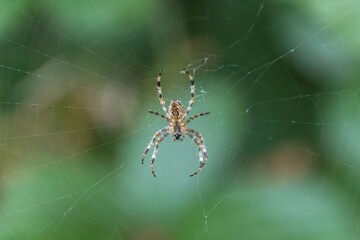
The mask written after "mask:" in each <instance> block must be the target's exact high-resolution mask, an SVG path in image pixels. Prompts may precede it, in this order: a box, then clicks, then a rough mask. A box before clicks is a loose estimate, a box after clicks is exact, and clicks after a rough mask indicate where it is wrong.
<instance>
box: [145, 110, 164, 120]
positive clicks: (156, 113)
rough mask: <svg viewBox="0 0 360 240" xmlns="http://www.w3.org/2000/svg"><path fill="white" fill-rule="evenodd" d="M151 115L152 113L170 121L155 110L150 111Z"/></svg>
mask: <svg viewBox="0 0 360 240" xmlns="http://www.w3.org/2000/svg"><path fill="white" fill-rule="evenodd" d="M149 113H152V114H154V115H156V116H160V117H161V118H163V119H165V120H166V121H168V118H167V117H166V116H165V115H163V114H161V113H159V112H154V111H153V110H149Z"/></svg>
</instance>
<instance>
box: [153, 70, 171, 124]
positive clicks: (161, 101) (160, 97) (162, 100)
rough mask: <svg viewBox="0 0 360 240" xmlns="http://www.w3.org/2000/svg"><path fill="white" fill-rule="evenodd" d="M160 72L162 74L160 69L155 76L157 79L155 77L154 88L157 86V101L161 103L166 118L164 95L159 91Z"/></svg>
mask: <svg viewBox="0 0 360 240" xmlns="http://www.w3.org/2000/svg"><path fill="white" fill-rule="evenodd" d="M161 74H162V70H160V72H159V75H158V76H157V79H156V84H157V86H156V88H157V92H158V97H159V101H160V105H161V108H162V110H163V111H164V113H165V115H166V117H167V118H168V117H169V115H168V113H167V111H166V106H165V101H164V96H163V94H162V91H161V82H160V81H161Z"/></svg>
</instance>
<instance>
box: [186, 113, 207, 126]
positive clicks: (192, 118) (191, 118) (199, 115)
mask: <svg viewBox="0 0 360 240" xmlns="http://www.w3.org/2000/svg"><path fill="white" fill-rule="evenodd" d="M208 114H210V113H209V112H202V113H199V114H196V115H194V116H192V117H190V118H189V119H188V120H187V121H186V124H188V123H189V122H191V121H192V120H194V119H195V118H198V117H202V116H205V115H208Z"/></svg>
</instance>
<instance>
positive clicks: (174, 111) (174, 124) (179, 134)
mask: <svg viewBox="0 0 360 240" xmlns="http://www.w3.org/2000/svg"><path fill="white" fill-rule="evenodd" d="M183 72H185V73H186V74H187V75H188V78H189V80H190V94H191V98H190V101H189V104H188V106H187V108H186V110H185V109H184V107H183V106H182V104H181V102H180V101H179V100H171V102H170V104H169V107H168V110H167V109H166V105H165V100H164V97H163V94H162V90H161V75H162V71H160V72H159V74H158V76H157V79H156V84H157V86H156V88H157V93H158V98H159V101H160V105H161V108H162V110H163V111H164V113H165V114H161V113H159V112H155V111H152V110H149V113H151V114H154V115H156V116H159V117H161V118H162V119H164V120H165V121H166V122H167V127H165V128H162V129H160V130H159V131H157V132H156V133H155V134H154V136H153V138H152V139H151V141H150V143H149V144H148V146H147V147H146V149H145V151H144V153H143V155H142V158H141V163H144V159H145V157H146V154H147V153H148V152H149V150H150V149H151V147H152V146H153V145H154V144H155V147H154V151H153V154H152V156H151V162H150V167H151V172H152V174H153V176H154V177H156V175H155V170H154V162H155V159H156V155H157V153H158V150H159V144H160V143H161V141H163V140H164V139H165V138H166V137H167V136H168V135H170V134H171V135H172V136H173V140H174V141H176V140H181V141H182V140H183V139H184V137H185V135H187V136H189V137H190V138H191V139H192V140H193V141H194V142H195V144H196V145H197V146H198V150H199V162H200V166H199V168H198V169H197V170H196V172H194V173H193V174H191V175H190V177H192V176H195V175H196V174H198V173H199V172H200V170H201V169H202V168H203V167H204V166H205V164H206V161H207V159H208V154H207V150H206V146H205V139H204V138H203V137H202V135H201V134H200V133H199V132H198V131H196V130H193V129H191V128H188V127H187V125H188V124H189V123H190V122H191V121H192V120H194V119H196V118H198V117H202V116H205V115H208V114H210V113H209V112H202V113H199V114H196V115H194V116H192V117H190V118H188V119H187V120H185V118H186V116H187V115H188V114H189V113H190V111H191V108H192V106H193V104H194V102H195V83H194V78H193V76H192V75H191V74H190V73H189V71H187V70H185V69H183Z"/></svg>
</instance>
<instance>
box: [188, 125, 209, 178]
mask: <svg viewBox="0 0 360 240" xmlns="http://www.w3.org/2000/svg"><path fill="white" fill-rule="evenodd" d="M186 134H187V135H188V136H189V137H190V138H191V139H192V140H193V141H194V142H195V143H196V145H198V149H199V162H200V166H199V167H198V169H197V170H196V172H194V173H193V174H191V175H190V177H192V176H195V175H196V174H198V173H199V172H200V171H201V169H202V168H203V167H204V166H205V164H206V162H207V159H208V154H207V150H206V146H205V140H204V138H203V137H202V136H201V134H200V133H199V132H197V131H195V130H193V129H188V132H187V133H186ZM195 135H196V136H195ZM199 139H200V140H199Z"/></svg>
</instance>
